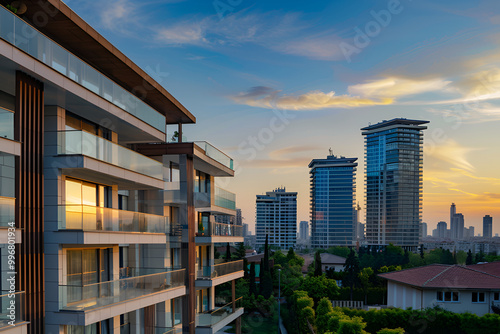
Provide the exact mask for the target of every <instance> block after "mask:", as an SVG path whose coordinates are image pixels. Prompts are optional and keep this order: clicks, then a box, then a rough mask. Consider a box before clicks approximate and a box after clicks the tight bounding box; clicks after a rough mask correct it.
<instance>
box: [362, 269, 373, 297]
mask: <svg viewBox="0 0 500 334" xmlns="http://www.w3.org/2000/svg"><path fill="white" fill-rule="evenodd" d="M372 275H373V269H372V268H370V267H367V268H363V270H361V272H360V273H359V281H360V283H361V286H362V287H363V292H364V294H365V304H367V299H368V288H369V287H370V278H371V276H372Z"/></svg>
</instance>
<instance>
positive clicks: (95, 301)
mask: <svg viewBox="0 0 500 334" xmlns="http://www.w3.org/2000/svg"><path fill="white" fill-rule="evenodd" d="M184 276H185V269H181V270H176V271H168V272H163V273H158V274H152V275H145V276H139V277H131V278H125V279H119V280H116V281H108V282H102V283H95V284H89V285H84V286H71V285H60V286H59V309H60V310H63V311H87V310H92V309H96V308H99V307H104V306H108V305H112V304H115V303H120V302H125V301H129V300H132V299H135V298H140V297H144V296H147V295H150V294H153V293H157V292H161V291H165V290H169V289H172V288H177V287H181V286H184V284H185V283H184V280H185V277H184Z"/></svg>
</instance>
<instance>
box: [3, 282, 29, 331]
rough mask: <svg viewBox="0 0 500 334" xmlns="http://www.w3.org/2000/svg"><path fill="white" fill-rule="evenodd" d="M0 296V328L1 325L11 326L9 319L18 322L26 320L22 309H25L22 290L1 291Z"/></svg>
mask: <svg viewBox="0 0 500 334" xmlns="http://www.w3.org/2000/svg"><path fill="white" fill-rule="evenodd" d="M2 293H3V294H2V295H1V296H0V304H1V307H2V308H1V311H0V330H1V329H2V328H3V327H11V328H13V326H12V325H10V324H9V322H10V321H13V322H14V324H15V325H16V324H18V323H20V322H23V321H25V320H26V318H25V313H24V310H25V309H26V305H25V299H24V292H15V293H7V291H2Z"/></svg>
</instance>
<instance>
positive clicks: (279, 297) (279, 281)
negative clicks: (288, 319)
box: [278, 269, 281, 334]
mask: <svg viewBox="0 0 500 334" xmlns="http://www.w3.org/2000/svg"><path fill="white" fill-rule="evenodd" d="M280 311H281V269H278V334H280V318H281V312H280Z"/></svg>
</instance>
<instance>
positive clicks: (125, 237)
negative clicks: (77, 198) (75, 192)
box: [59, 205, 169, 244]
mask: <svg viewBox="0 0 500 334" xmlns="http://www.w3.org/2000/svg"><path fill="white" fill-rule="evenodd" d="M168 225H169V224H168V223H167V217H164V216H159V215H152V214H148V213H142V212H132V211H125V210H117V209H111V208H103V207H96V206H90V205H61V206H59V231H65V233H66V232H67V233H66V234H67V238H65V240H67V242H68V243H75V244H80V243H83V244H101V243H105V244H115V243H124V242H125V241H126V242H129V243H139V244H144V243H146V244H148V243H155V244H158V243H160V244H161V243H165V242H166V233H168V232H169V226H168ZM76 231H80V232H83V235H82V233H79V234H77V235H73V237H74V238H76V239H73V240H72V239H71V237H72V236H71V235H70V234H69V232H76ZM104 235H105V236H106V237H104ZM82 237H83V240H82Z"/></svg>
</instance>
